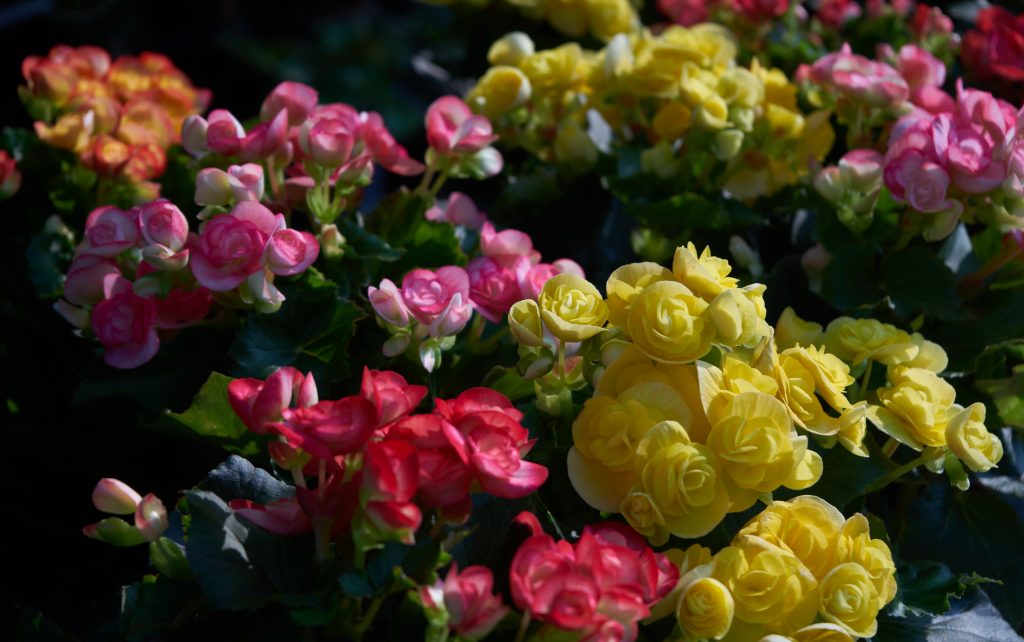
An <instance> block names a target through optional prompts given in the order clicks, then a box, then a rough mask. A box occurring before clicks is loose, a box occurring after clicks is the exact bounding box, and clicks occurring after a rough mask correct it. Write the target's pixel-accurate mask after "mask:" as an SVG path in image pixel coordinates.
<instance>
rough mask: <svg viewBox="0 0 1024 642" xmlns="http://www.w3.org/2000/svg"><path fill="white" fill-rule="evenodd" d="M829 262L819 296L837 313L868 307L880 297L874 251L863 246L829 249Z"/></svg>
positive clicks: (867, 246) (852, 244)
mask: <svg viewBox="0 0 1024 642" xmlns="http://www.w3.org/2000/svg"><path fill="white" fill-rule="evenodd" d="M829 251H830V252H831V253H832V260H831V261H829V263H828V267H826V268H825V273H824V274H823V275H822V280H821V296H822V298H823V299H825V300H826V301H828V302H829V303H831V304H832V305H833V306H835V307H836V308H838V309H839V310H840V311H843V312H846V311H849V310H851V309H853V308H856V307H860V306H864V305H870V304H872V303H874V302H876V301H878V299H880V298H881V297H882V292H881V291H880V290H879V287H878V282H877V279H876V277H875V250H874V248H873V247H872V246H871V245H868V244H864V243H848V244H845V245H842V246H839V247H837V248H832V247H829Z"/></svg>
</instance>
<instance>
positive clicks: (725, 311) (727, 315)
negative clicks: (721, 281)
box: [707, 288, 768, 347]
mask: <svg viewBox="0 0 1024 642" xmlns="http://www.w3.org/2000/svg"><path fill="white" fill-rule="evenodd" d="M707 314H708V317H709V318H710V319H711V323H712V324H714V326H715V341H716V342H717V343H721V344H723V345H726V346H730V347H735V346H741V345H750V344H751V343H755V344H756V343H757V342H758V341H760V340H761V338H762V337H764V336H766V335H767V334H768V325H767V324H766V323H765V322H764V320H763V319H761V318H760V317H759V316H758V310H757V307H756V306H755V304H754V302H752V301H751V300H750V299H749V298H747V297H746V296H744V294H743V291H742V290H740V289H738V288H731V289H729V290H725V291H724V292H722V293H721V294H719V295H718V296H716V297H715V298H714V299H712V300H711V303H710V304H709V305H708V311H707Z"/></svg>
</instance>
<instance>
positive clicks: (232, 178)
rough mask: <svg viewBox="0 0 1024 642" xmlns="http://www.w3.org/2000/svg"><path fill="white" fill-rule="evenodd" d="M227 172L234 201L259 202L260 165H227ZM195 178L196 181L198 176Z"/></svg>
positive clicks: (261, 179)
mask: <svg viewBox="0 0 1024 642" xmlns="http://www.w3.org/2000/svg"><path fill="white" fill-rule="evenodd" d="M203 171H205V170H203ZM200 173H201V172H200ZM227 174H228V179H227V182H228V187H229V189H230V190H231V196H232V197H233V198H234V199H235V200H236V201H239V202H241V201H256V202H259V201H260V200H261V199H262V198H263V166H262V165H257V164H256V163H246V164H244V165H232V166H231V167H228V172H227ZM196 180H197V181H198V178H197V179H196Z"/></svg>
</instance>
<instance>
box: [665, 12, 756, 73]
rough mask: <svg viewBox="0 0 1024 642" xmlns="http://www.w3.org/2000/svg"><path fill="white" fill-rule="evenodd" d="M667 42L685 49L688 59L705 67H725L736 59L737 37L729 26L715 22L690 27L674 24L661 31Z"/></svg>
mask: <svg viewBox="0 0 1024 642" xmlns="http://www.w3.org/2000/svg"><path fill="white" fill-rule="evenodd" d="M661 39H662V40H663V41H664V42H666V43H671V44H673V45H675V46H678V47H681V48H683V49H685V50H686V51H687V53H688V59H689V60H691V61H693V62H695V63H697V64H698V65H700V66H701V67H703V68H705V69H724V68H725V67H726V66H728V65H729V64H731V63H732V62H733V61H735V59H736V53H737V50H738V47H737V43H736V37H735V36H734V35H733V34H732V32H731V31H729V29H728V28H726V27H724V26H722V25H719V24H714V23H704V24H699V25H694V26H692V27H690V28H688V29H687V28H686V27H680V26H678V25H673V26H671V27H669V28H668V29H665V30H664V31H663V32H662V33H661Z"/></svg>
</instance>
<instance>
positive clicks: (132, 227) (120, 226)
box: [81, 205, 139, 257]
mask: <svg viewBox="0 0 1024 642" xmlns="http://www.w3.org/2000/svg"><path fill="white" fill-rule="evenodd" d="M138 239H139V220H138V213H137V212H135V211H131V210H130V211H127V212H126V211H124V210H121V209H118V208H116V207H114V206H113V205H104V206H103V207H98V208H96V209H94V210H93V211H92V212H90V213H89V216H88V218H86V219H85V243H84V244H83V246H82V249H81V251H82V253H83V254H91V255H93V256H106V257H113V256H117V255H118V254H120V253H121V252H124V251H125V250H127V249H129V248H132V247H135V244H136V243H137V242H138Z"/></svg>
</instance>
